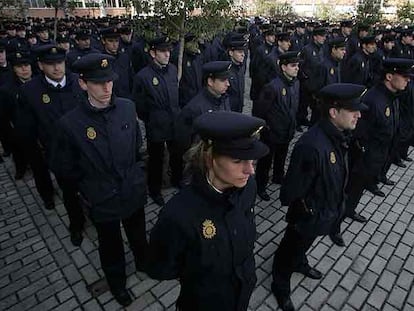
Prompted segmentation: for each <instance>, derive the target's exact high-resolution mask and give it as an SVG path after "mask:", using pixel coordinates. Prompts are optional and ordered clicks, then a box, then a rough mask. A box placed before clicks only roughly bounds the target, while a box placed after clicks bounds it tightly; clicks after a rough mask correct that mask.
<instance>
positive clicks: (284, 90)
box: [282, 88, 286, 96]
mask: <svg viewBox="0 0 414 311" xmlns="http://www.w3.org/2000/svg"><path fill="white" fill-rule="evenodd" d="M282 95H283V96H286V89H285V88H283V89H282Z"/></svg>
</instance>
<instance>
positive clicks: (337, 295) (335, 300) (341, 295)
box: [328, 286, 349, 310]
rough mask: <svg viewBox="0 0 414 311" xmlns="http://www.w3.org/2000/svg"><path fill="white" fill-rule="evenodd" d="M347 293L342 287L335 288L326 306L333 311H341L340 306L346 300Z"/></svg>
mask: <svg viewBox="0 0 414 311" xmlns="http://www.w3.org/2000/svg"><path fill="white" fill-rule="evenodd" d="M348 295H349V293H348V292H347V291H346V290H345V289H343V288H342V287H340V286H339V287H337V288H336V289H335V290H334V291H333V293H332V294H331V296H330V297H329V299H328V304H329V305H330V306H332V307H333V309H334V310H341V308H342V305H343V304H344V303H345V301H346V299H347V298H348Z"/></svg>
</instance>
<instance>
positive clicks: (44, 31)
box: [35, 24, 53, 47]
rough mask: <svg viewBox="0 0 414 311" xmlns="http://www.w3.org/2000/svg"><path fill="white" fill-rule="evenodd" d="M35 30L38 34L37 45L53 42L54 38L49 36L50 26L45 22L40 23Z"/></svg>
mask: <svg viewBox="0 0 414 311" xmlns="http://www.w3.org/2000/svg"><path fill="white" fill-rule="evenodd" d="M35 32H36V36H37V43H36V47H40V46H42V45H47V44H53V41H52V39H50V38H49V28H48V27H47V26H46V25H45V24H40V25H38V26H36V27H35Z"/></svg>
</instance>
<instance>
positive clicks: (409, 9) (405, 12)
mask: <svg viewBox="0 0 414 311" xmlns="http://www.w3.org/2000/svg"><path fill="white" fill-rule="evenodd" d="M397 16H398V20H399V21H401V22H406V23H414V3H411V2H410V1H409V0H407V1H406V2H405V3H404V4H403V5H401V6H399V7H398V9H397Z"/></svg>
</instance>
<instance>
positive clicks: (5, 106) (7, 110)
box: [0, 51, 32, 180]
mask: <svg viewBox="0 0 414 311" xmlns="http://www.w3.org/2000/svg"><path fill="white" fill-rule="evenodd" d="M8 59H9V62H10V66H11V68H12V69H13V77H12V78H11V79H10V81H7V82H6V83H5V84H4V85H3V86H1V87H0V119H1V121H0V134H1V136H0V137H1V138H2V141H3V139H5V140H6V141H7V143H6V144H5V145H6V146H10V148H11V151H12V154H13V160H14V163H15V168H16V171H15V173H16V174H15V179H16V180H18V179H21V178H23V176H24V173H25V171H26V167H27V160H26V158H25V154H24V148H23V146H22V144H21V141H20V138H19V136H18V135H17V133H16V130H15V122H16V109H17V101H18V92H19V88H20V86H21V85H23V84H24V83H26V82H28V81H30V79H31V78H32V67H31V63H30V61H31V60H30V54H29V52H26V51H17V52H10V53H9V56H8ZM5 145H3V148H4V147H5Z"/></svg>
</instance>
